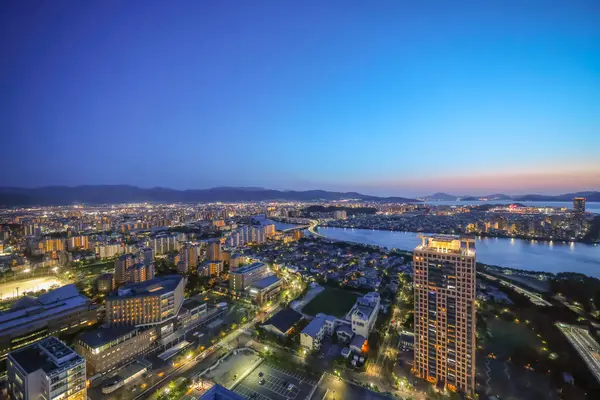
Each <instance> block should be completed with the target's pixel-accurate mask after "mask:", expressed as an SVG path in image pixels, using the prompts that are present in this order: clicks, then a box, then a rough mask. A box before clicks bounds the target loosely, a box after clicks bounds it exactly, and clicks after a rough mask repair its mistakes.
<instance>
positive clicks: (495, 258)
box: [319, 227, 600, 278]
mask: <svg viewBox="0 0 600 400" xmlns="http://www.w3.org/2000/svg"><path fill="white" fill-rule="evenodd" d="M319 233H321V234H322V235H325V236H327V237H330V238H332V239H338V240H346V241H350V242H359V243H365V244H372V245H377V246H384V247H387V248H390V249H391V248H397V249H400V250H412V249H414V248H415V246H416V245H417V244H418V243H419V242H420V240H419V239H418V238H417V235H418V234H417V233H414V232H391V231H377V230H370V229H350V228H327V227H320V228H319ZM475 241H476V248H477V261H480V262H482V263H486V264H492V265H500V266H504V267H510V268H518V269H525V270H531V271H546V272H553V273H557V272H581V273H583V274H586V275H590V276H595V277H598V278H600V247H598V246H596V245H589V244H584V243H575V242H560V241H558V242H557V241H551V242H545V241H539V240H522V239H514V238H510V239H508V238H487V237H477V238H476V239H475Z"/></svg>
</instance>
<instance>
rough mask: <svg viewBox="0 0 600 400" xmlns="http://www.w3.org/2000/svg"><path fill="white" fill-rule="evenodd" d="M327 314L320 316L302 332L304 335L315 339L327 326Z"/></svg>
mask: <svg viewBox="0 0 600 400" xmlns="http://www.w3.org/2000/svg"><path fill="white" fill-rule="evenodd" d="M325 317H326V315H325V314H319V315H317V316H316V317H315V318H313V320H312V321H310V323H309V324H308V325H306V327H305V328H304V329H303V330H302V333H305V334H307V335H308V336H311V337H313V338H314V337H315V336H317V333H319V331H320V330H321V327H322V326H323V325H324V324H325V321H326V320H327V319H326V318H325Z"/></svg>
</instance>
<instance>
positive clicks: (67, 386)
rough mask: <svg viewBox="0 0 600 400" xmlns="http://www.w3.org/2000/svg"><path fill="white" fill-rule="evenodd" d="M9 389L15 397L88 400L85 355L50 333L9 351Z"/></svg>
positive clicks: (30, 399) (11, 396) (28, 399)
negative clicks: (81, 354) (48, 335)
mask: <svg viewBox="0 0 600 400" xmlns="http://www.w3.org/2000/svg"><path fill="white" fill-rule="evenodd" d="M8 393H9V397H10V398H11V399H16V400H38V399H46V400H59V399H60V400H85V399H86V398H87V391H86V385H85V358H83V357H81V356H80V355H79V354H77V353H76V352H75V351H74V350H72V349H71V348H69V347H67V346H66V345H65V344H64V343H63V342H61V341H60V340H58V339H57V338H55V337H54V336H50V337H48V338H46V339H43V340H41V341H39V342H37V343H34V344H32V345H30V346H27V347H24V348H22V349H19V350H15V351H13V352H11V353H9V355H8Z"/></svg>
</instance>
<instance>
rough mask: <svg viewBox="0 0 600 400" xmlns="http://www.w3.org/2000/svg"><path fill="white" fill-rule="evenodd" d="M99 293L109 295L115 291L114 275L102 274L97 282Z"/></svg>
mask: <svg viewBox="0 0 600 400" xmlns="http://www.w3.org/2000/svg"><path fill="white" fill-rule="evenodd" d="M96 286H97V288H98V291H99V292H102V293H108V292H112V291H113V290H115V277H114V275H113V274H102V275H100V276H99V277H98V279H97V280H96Z"/></svg>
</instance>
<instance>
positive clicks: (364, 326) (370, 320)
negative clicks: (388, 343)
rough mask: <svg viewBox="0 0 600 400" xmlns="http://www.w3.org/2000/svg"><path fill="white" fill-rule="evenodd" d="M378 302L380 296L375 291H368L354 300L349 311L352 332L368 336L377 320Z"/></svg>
mask: <svg viewBox="0 0 600 400" xmlns="http://www.w3.org/2000/svg"><path fill="white" fill-rule="evenodd" d="M379 303H380V297H379V293H377V292H371V293H368V294H366V295H365V296H363V297H361V298H359V299H358V300H357V301H356V304H355V305H354V307H353V308H352V310H351V311H350V318H351V322H352V332H354V334H356V335H361V336H363V337H365V338H368V337H369V334H370V333H371V331H372V330H373V327H374V326H375V321H377V314H378V313H379Z"/></svg>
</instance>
